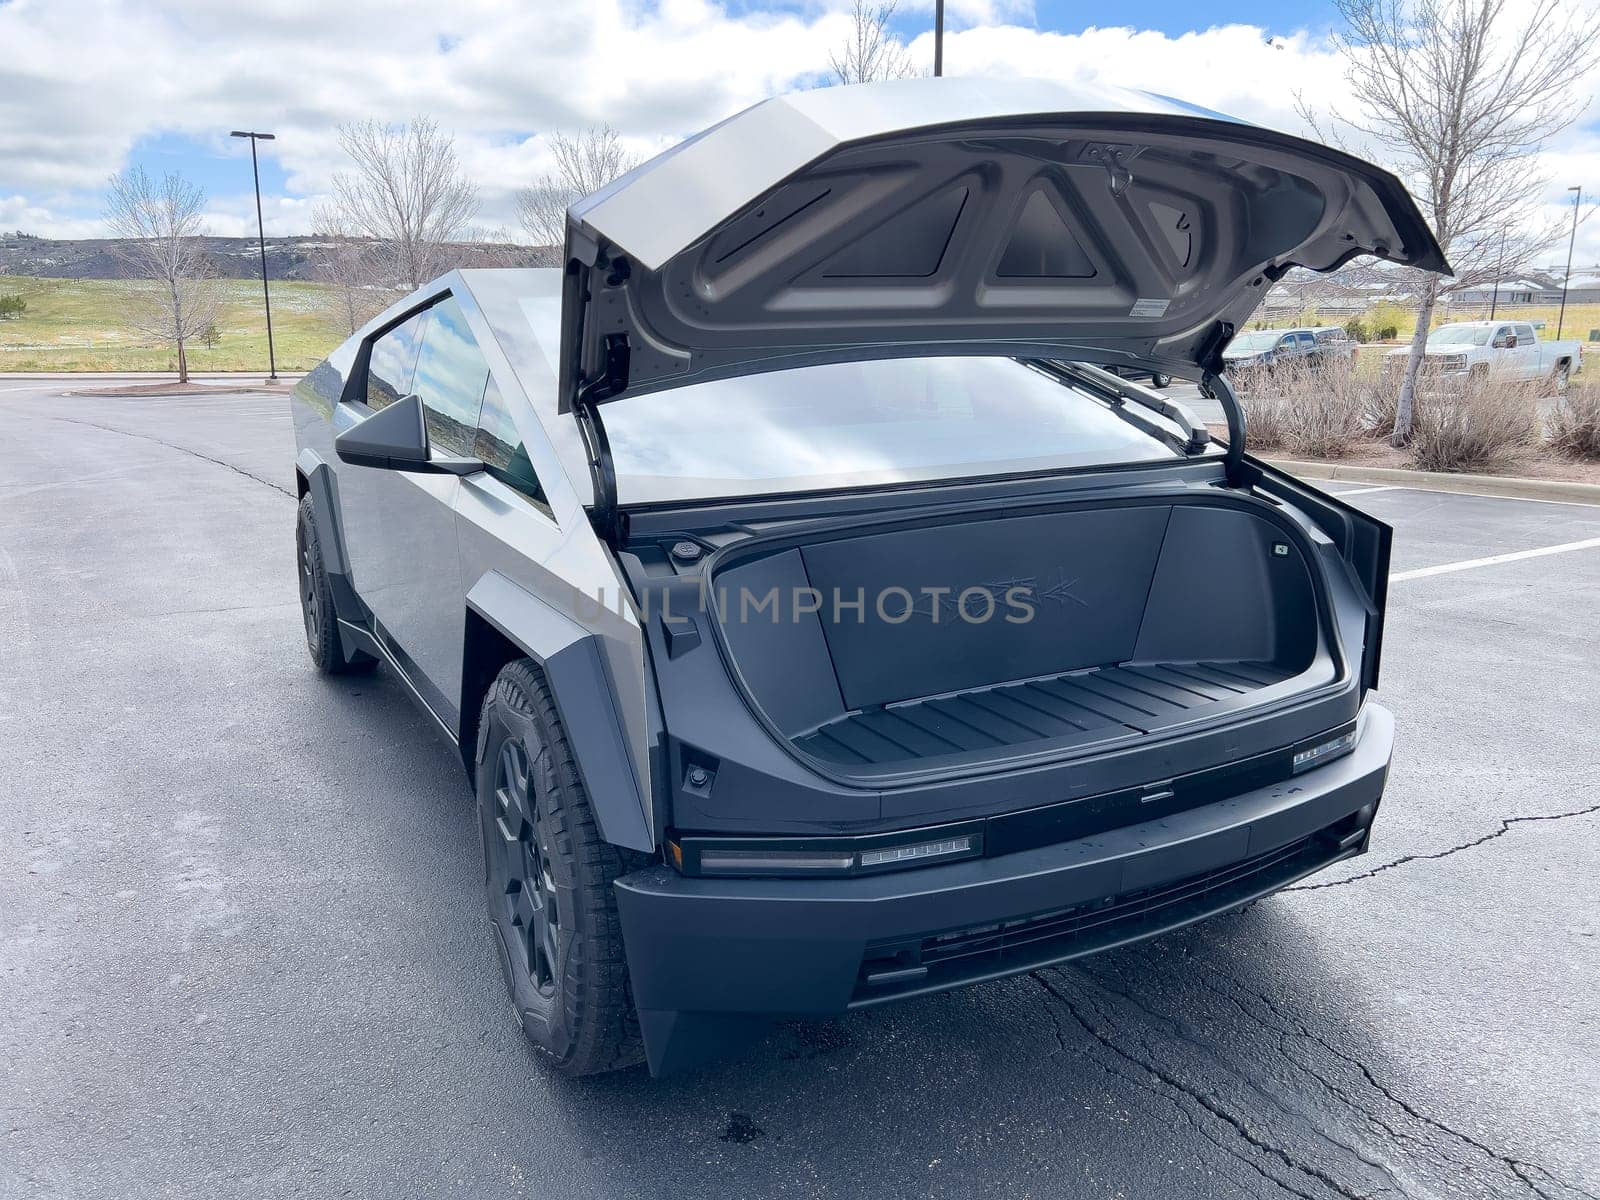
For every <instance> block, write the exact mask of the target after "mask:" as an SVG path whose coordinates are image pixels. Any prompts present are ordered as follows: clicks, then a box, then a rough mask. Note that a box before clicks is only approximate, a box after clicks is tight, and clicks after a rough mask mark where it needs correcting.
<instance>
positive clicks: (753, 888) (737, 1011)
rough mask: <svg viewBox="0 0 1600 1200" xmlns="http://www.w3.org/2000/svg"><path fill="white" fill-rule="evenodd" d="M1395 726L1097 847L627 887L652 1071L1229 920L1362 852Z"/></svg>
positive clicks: (652, 873)
mask: <svg viewBox="0 0 1600 1200" xmlns="http://www.w3.org/2000/svg"><path fill="white" fill-rule="evenodd" d="M1393 737H1394V720H1393V717H1392V716H1391V715H1390V714H1389V712H1388V710H1387V709H1384V708H1382V707H1380V706H1378V705H1376V704H1368V705H1367V706H1366V707H1365V708H1364V710H1363V711H1362V714H1361V719H1360V724H1359V727H1358V735H1357V741H1356V746H1355V749H1354V750H1353V751H1352V752H1351V753H1350V754H1348V755H1346V756H1344V757H1343V758H1340V759H1338V760H1336V761H1334V762H1332V763H1329V764H1328V765H1326V766H1323V767H1318V768H1316V769H1314V770H1311V771H1309V772H1307V773H1305V774H1304V775H1301V776H1298V777H1296V778H1295V779H1293V780H1290V781H1286V782H1283V783H1279V784H1276V785H1273V786H1271V787H1266V788H1261V789H1259V790H1256V791H1251V792H1245V793H1243V794H1241V795H1238V796H1235V797H1233V798H1231V799H1228V800H1223V801H1219V802H1217V803H1214V804H1209V805H1204V806H1202V807H1199V808H1194V809H1190V810H1188V811H1186V812H1180V813H1175V814H1173V815H1171V816H1168V817H1163V818H1161V819H1159V820H1154V821H1149V822H1145V823H1143V824H1139V825H1132V826H1126V827H1124V828H1121V829H1116V830H1112V831H1109V832H1106V833H1102V834H1097V835H1095V836H1093V837H1087V838H1082V839H1079V840H1076V841H1070V842H1064V843H1061V844H1059V845H1054V846H1047V847H1042V848H1040V849H1037V850H1029V851H1024V852H1021V853H1017V854H1008V855H1003V856H999V857H995V858H985V859H975V860H970V861H966V862H959V863H951V864H949V865H947V866H939V867H926V868H922V869H917V870H909V871H902V872H895V873H891V874H885V875H876V876H867V877H864V878H856V879H836V880H801V879H704V878H702V879H693V878H688V877H685V876H682V875H679V874H678V873H677V872H675V871H673V870H671V869H670V868H667V867H664V866H661V867H653V868H651V869H649V870H646V871H641V872H638V873H636V874H633V875H628V876H624V877H623V878H621V879H619V880H618V881H617V885H616V886H617V897H618V909H619V912H620V915H621V919H622V930H623V937H624V940H625V943H626V948H627V955H628V968H629V971H630V974H631V976H632V980H633V993H634V999H635V1001H636V1003H637V1005H638V1008H639V1018H640V1024H641V1027H642V1030H643V1033H644V1039H645V1049H646V1052H647V1054H648V1056H649V1060H650V1068H651V1070H652V1072H654V1073H656V1074H661V1073H663V1072H667V1071H672V1070H677V1069H681V1068H684V1067H688V1066H693V1065H695V1064H696V1063H698V1062H701V1061H704V1060H705V1059H707V1058H710V1057H714V1056H716V1055H718V1054H720V1053H723V1052H726V1051H727V1050H729V1049H731V1048H734V1047H737V1046H738V1045H740V1044H742V1043H743V1042H744V1041H746V1040H749V1039H750V1038H753V1037H757V1036H760V1034H761V1033H762V1032H764V1030H765V1029H766V1026H767V1023H768V1022H769V1021H770V1020H771V1019H773V1018H775V1017H781V1016H824V1015H828V1014H837V1013H841V1012H844V1011H845V1010H846V1009H850V1008H859V1007H866V1006H870V1005H875V1004H881V1003H884V1002H886V1001H890V1000H895V999H903V998H905V997H907V996H912V995H919V994H922V993H925V992H931V991H941V990H944V989H947V988H952V987H959V986H961V985H963V984H967V983H975V982H978V981H981V980H985V979H994V978H999V977H1001V976H1004V975H1010V974H1015V973H1017V972H1021V971H1028V970H1032V969H1035V968H1038V967H1041V966H1046V965H1048V964H1050V963H1056V962H1063V961H1066V960H1067V959H1071V958H1076V957H1079V956H1081V955H1084V954H1090V953H1093V952H1095V951H1098V950H1104V949H1108V948H1110V947H1113V946H1118V945H1123V944H1126V943H1128V942H1132V941H1138V940H1140V939H1143V938H1147V937H1153V936H1155V935H1157V934H1160V933H1164V932H1167V931H1168V930H1171V929H1175V928H1178V927H1180V926H1183V925H1187V924H1190V923H1192V922H1194V921H1198V920H1201V919H1203V918H1205V917H1208V916H1211V915H1213V914H1215V913H1219V912H1225V911H1227V910H1229V909H1232V908H1236V907H1238V906H1239V905H1241V904H1244V903H1246V902H1248V901H1249V900H1252V899H1255V898H1256V897H1258V896H1262V895H1265V894H1267V893H1270V892H1273V891H1276V890H1278V889H1279V888H1281V887H1283V886H1285V885H1286V884H1288V883H1291V882H1293V881H1294V880H1295V879H1298V878H1301V877H1303V876H1305V875H1309V874H1311V873H1312V872H1314V871H1317V870H1320V869H1322V868H1323V867H1325V866H1327V865H1329V864H1330V863H1333V862H1336V861H1338V860H1340V859H1342V858H1348V857H1350V856H1351V855H1355V854H1359V853H1361V852H1362V851H1363V850H1365V849H1366V844H1367V837H1368V833H1369V830H1370V826H1371V821H1372V818H1373V816H1374V814H1375V812H1376V808H1377V804H1378V801H1379V799H1380V798H1381V797H1382V794H1383V786H1384V781H1385V778H1386V776H1387V774H1388V769H1389V757H1390V751H1391V748H1392V746H1393Z"/></svg>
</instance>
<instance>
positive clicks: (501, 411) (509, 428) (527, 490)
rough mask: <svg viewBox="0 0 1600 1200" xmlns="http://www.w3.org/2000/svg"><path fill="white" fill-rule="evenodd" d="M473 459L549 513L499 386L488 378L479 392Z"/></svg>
mask: <svg viewBox="0 0 1600 1200" xmlns="http://www.w3.org/2000/svg"><path fill="white" fill-rule="evenodd" d="M476 457H478V458H480V459H482V460H483V463H484V465H485V466H486V467H488V469H489V474H491V475H493V476H494V477H495V478H496V479H498V480H499V481H500V482H501V483H503V484H505V485H506V486H507V487H511V488H515V489H516V490H517V491H519V492H521V493H522V494H523V495H524V496H526V497H527V498H528V499H530V500H532V501H533V502H534V503H535V504H537V505H538V506H539V507H540V508H542V509H544V511H545V512H547V513H548V512H549V511H550V502H549V501H548V500H546V499H545V495H544V488H542V487H540V486H539V477H538V476H537V475H535V474H534V473H533V463H532V462H530V461H529V460H528V451H527V448H526V447H525V446H523V444H522V437H521V436H520V435H519V434H518V433H517V427H516V425H515V424H513V423H512V420H511V413H510V412H509V411H508V410H507V409H506V403H505V398H504V397H503V396H501V394H500V385H499V384H497V383H495V381H494V376H492V375H491V376H490V377H489V384H488V386H487V387H485V388H484V390H483V410H482V412H481V413H480V415H479V417H478V442H477V451H476Z"/></svg>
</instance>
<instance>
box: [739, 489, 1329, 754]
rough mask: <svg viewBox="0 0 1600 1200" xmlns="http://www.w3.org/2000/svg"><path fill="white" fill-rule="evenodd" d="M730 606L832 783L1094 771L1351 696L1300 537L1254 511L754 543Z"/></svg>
mask: <svg viewBox="0 0 1600 1200" xmlns="http://www.w3.org/2000/svg"><path fill="white" fill-rule="evenodd" d="M714 584H715V590H716V594H717V596H718V597H719V604H720V608H719V623H720V625H721V627H722V632H723V637H724V644H725V648H726V652H727V655H728V658H729V660H730V663H731V665H732V666H733V667H734V669H735V672H736V674H737V676H738V677H739V679H740V680H741V682H742V683H743V685H744V688H745V691H746V694H747V696H748V698H749V699H750V700H751V702H752V703H753V705H754V706H755V707H756V708H757V709H758V710H759V712H760V713H761V714H762V715H764V716H765V717H766V719H767V720H768V722H769V723H770V725H772V726H774V727H775V728H776V730H777V731H778V732H779V733H780V734H781V735H783V736H784V737H786V738H787V739H788V740H789V742H790V744H791V745H792V747H793V748H794V749H795V750H797V751H798V752H800V753H801V754H803V755H805V756H807V757H808V758H810V759H812V760H814V761H815V762H817V763H818V764H819V765H824V766H825V767H826V768H827V769H829V770H830V771H832V772H834V773H846V774H849V773H860V774H865V775H881V774H883V773H884V772H886V771H887V772H891V773H892V772H893V771H895V770H898V769H903V768H907V767H915V768H917V769H919V770H921V769H924V768H932V767H939V766H941V765H946V764H951V765H954V764H970V763H973V762H976V761H980V760H984V759H991V758H1004V757H1006V756H1007V755H1009V754H1011V753H1013V752H1015V753H1026V754H1029V755H1032V754H1035V753H1036V752H1039V751H1049V750H1053V749H1060V750H1061V751H1063V752H1075V751H1078V750H1088V749H1089V748H1092V747H1097V746H1099V745H1102V744H1111V743H1117V742H1121V741H1125V740H1136V739H1138V738H1140V737H1141V736H1143V735H1151V734H1161V733H1166V732H1169V731H1175V730H1178V729H1180V728H1183V727H1187V726H1191V725H1195V724H1198V723H1204V722H1210V721H1212V720H1215V719H1219V718H1226V717H1229V716H1232V715H1234V714H1238V713H1242V712H1244V711H1246V710H1251V709H1254V708H1257V707H1259V706H1261V705H1265V704H1268V703H1271V702H1274V701H1278V700H1282V699H1285V698H1292V697H1294V696H1295V695H1297V694H1299V693H1300V692H1302V691H1304V690H1306V689H1308V688H1312V687H1315V686H1316V685H1318V684H1322V683H1327V682H1329V681H1331V680H1332V679H1333V678H1334V675H1335V665H1334V662H1333V659H1332V657H1331V655H1330V654H1329V652H1328V650H1327V649H1326V640H1325V638H1324V636H1323V632H1322V624H1321V620H1320V617H1319V612H1320V607H1321V606H1320V602H1319V600H1318V587H1317V585H1316V584H1315V583H1314V582H1313V577H1312V573H1311V571H1310V569H1309V565H1308V557H1307V547H1306V546H1305V544H1304V538H1303V534H1301V533H1300V532H1298V531H1297V530H1295V529H1294V528H1293V527H1292V525H1291V524H1290V523H1289V522H1287V521H1285V520H1283V519H1282V518H1281V517H1280V516H1279V515H1278V514H1277V513H1276V512H1275V511H1274V509H1273V507H1272V506H1271V505H1269V504H1267V503H1264V502H1261V501H1259V500H1251V499H1241V498H1237V497H1220V496H1219V497H1217V498H1215V499H1213V498H1211V497H1204V498H1202V499H1194V498H1192V497H1190V498H1185V499H1183V500H1171V499H1167V500H1161V499H1148V498H1140V499H1134V500H1119V501H1111V502H1106V501H1101V502H1099V503H1096V504H1092V505H1075V506H1072V507H1058V508H1055V509H1050V510H1044V511H1037V510H1034V511H1018V510H1014V509H1013V510H1003V511H1001V512H998V513H985V514H976V515H963V516H957V517H949V516H944V517H940V518H937V519H926V520H922V521H917V522H912V523H906V524H901V525H898V526H894V527H888V528H884V529H881V530H878V531H872V532H865V533H863V532H861V531H860V529H859V527H857V530H856V531H855V532H854V533H853V534H852V535H850V536H844V537H829V536H827V535H826V534H825V533H811V534H808V535H806V536H805V537H803V538H790V539H786V540H781V541H768V542H761V541H757V542H754V543H751V544H747V545H746V546H744V547H742V548H741V549H740V550H739V551H738V552H736V553H735V554H734V555H732V556H731V557H730V558H729V559H727V560H724V561H723V562H720V563H719V564H717V566H716V569H715V579H714ZM774 595H776V596H777V597H778V601H777V604H776V606H775V607H774V605H773V604H772V603H771V602H770V600H771V597H772V596H774ZM801 596H810V597H811V600H810V601H809V602H806V603H797V602H795V601H794V598H795V597H801ZM884 596H887V597H889V600H888V601H887V602H885V603H883V604H880V603H878V600H879V598H880V597H884ZM752 597H753V598H754V601H752V599H751V598H752ZM763 601H765V602H766V603H764V604H763V603H762V602H763ZM813 606H815V607H816V608H817V610H818V611H816V612H808V611H806V610H807V609H808V608H810V607H813Z"/></svg>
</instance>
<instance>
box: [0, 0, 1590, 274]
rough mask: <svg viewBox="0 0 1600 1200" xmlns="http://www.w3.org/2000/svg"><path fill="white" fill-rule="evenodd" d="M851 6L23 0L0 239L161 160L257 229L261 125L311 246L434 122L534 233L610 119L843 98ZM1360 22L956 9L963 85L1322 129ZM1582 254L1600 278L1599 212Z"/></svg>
mask: <svg viewBox="0 0 1600 1200" xmlns="http://www.w3.org/2000/svg"><path fill="white" fill-rule="evenodd" d="M850 2H851V0H449V2H447V3H441V2H440V0H338V2H335V3H329V0H242V2H240V3H234V4H221V3H218V2H217V0H0V230H11V229H21V230H23V231H24V232H28V233H34V234H38V235H41V236H47V237H49V236H54V237H94V236H100V235H103V234H104V232H105V226H104V222H103V218H102V210H103V205H104V191H105V182H106V179H107V177H108V176H110V175H111V174H113V173H115V172H117V171H120V170H123V169H125V168H127V167H129V166H135V165H137V166H143V167H144V168H145V169H146V170H147V171H149V172H150V173H151V174H153V175H159V174H161V173H164V172H167V171H178V172H181V173H182V174H183V175H184V176H185V177H186V178H188V179H189V180H191V181H193V182H195V183H197V184H199V185H200V186H201V187H203V188H204V189H205V191H206V194H207V197H208V205H207V223H208V225H209V228H210V230H211V232H213V233H216V234H221V235H234V236H237V235H245V234H253V233H254V232H255V209H254V199H253V194H252V191H251V179H250V161H249V148H248V146H247V144H246V143H244V142H242V141H239V140H236V139H231V138H229V137H228V131H229V130H231V129H258V130H268V131H271V132H273V133H275V134H276V135H277V140H276V141H273V142H265V143H262V144H261V151H262V158H261V188H262V204H263V209H264V211H265V214H266V225H267V232H268V234H269V235H270V234H292V233H305V232H309V231H310V228H311V224H312V220H313V212H314V210H315V208H316V206H317V204H318V202H319V200H321V199H322V198H324V197H325V196H326V195H327V194H328V192H329V191H330V189H331V186H332V180H333V177H334V174H335V172H337V171H338V170H339V169H340V168H341V166H342V165H343V164H342V156H341V152H340V150H339V147H338V139H337V129H338V126H339V125H340V124H341V123H343V122H349V121H355V120H362V119H366V118H374V117H375V118H378V119H381V120H385V121H394V122H402V121H405V120H406V119H408V118H409V117H411V116H412V115H414V114H427V115H430V116H432V117H433V118H435V119H436V120H437V121H438V123H439V124H440V126H441V127H442V128H444V129H446V130H449V131H450V132H452V133H453V134H454V136H455V138H456V145H457V150H458V153H459V154H460V156H461V158H462V160H463V162H464V164H465V166H466V168H467V171H468V173H469V175H470V176H471V177H472V179H473V180H474V182H475V183H476V184H477V185H478V187H479V194H480V208H479V213H478V218H477V221H478V228H479V230H480V231H481V232H483V233H485V234H490V235H492V234H493V233H495V232H498V231H505V232H507V233H508V234H510V235H512V236H517V231H516V229H515V218H514V207H513V197H514V195H515V192H516V190H517V189H518V188H519V187H522V186H525V185H527V184H528V183H530V182H532V181H533V180H534V179H535V178H536V177H537V176H538V175H539V173H540V172H541V171H542V170H544V169H545V168H546V167H547V166H548V164H549V161H550V151H549V137H550V134H551V133H552V132H555V131H563V130H564V131H576V130H580V129H582V128H584V127H586V126H590V125H594V124H599V123H602V122H605V123H609V124H610V125H612V126H613V127H615V128H616V129H617V130H618V131H619V132H620V133H621V135H622V136H623V138H624V140H625V141H626V142H627V144H628V146H629V147H630V149H633V150H634V151H636V152H638V153H640V154H643V155H648V154H650V153H654V152H656V151H658V150H661V149H664V148H665V147H667V146H669V145H671V144H672V143H674V142H676V141H678V140H679V139H681V138H683V137H685V136H688V135H689V134H692V133H693V132H695V131H696V130H698V129H701V128H704V127H705V126H707V125H710V124H712V123H714V122H716V121H718V120H721V119H722V118H724V117H726V116H728V115H730V114H732V113H734V112H737V111H738V110H740V109H742V108H744V107H746V106H748V105H750V104H752V103H755V102H756V101H758V100H760V99H762V98H763V97H765V96H769V95H773V94H776V93H779V92H784V91H790V90H794V89H798V88H806V87H816V86H820V85H823V84H825V83H827V82H828V57H829V53H830V51H832V50H834V49H836V48H837V47H838V46H839V45H840V43H841V42H842V41H843V39H844V37H845V35H846V32H847V29H848V25H849V17H848V15H847V14H848V8H849V5H850ZM1527 2H1530V0H1512V3H1517V4H1521V3H1527ZM1572 2H1574V3H1579V2H1582V3H1588V2H1589V0H1572ZM1086 17H1093V18H1096V19H1098V20H1102V21H1108V22H1114V23H1108V24H1091V25H1086V24H1085V19H1086ZM1337 23H1338V13H1337V11H1336V10H1335V8H1334V6H1333V5H1332V3H1330V2H1328V0H1228V2H1227V3H1225V4H1221V5H1196V4H1193V3H1192V2H1188V0H1186V2H1183V3H1180V2H1179V0H1127V2H1126V3H1122V4H1119V5H1115V6H1110V5H1089V4H1084V3H1082V0H1072V2H1068V0H947V18H946V37H945V72H946V74H950V75H957V74H974V75H1007V76H1012V75H1036V76H1046V77H1057V78H1066V79H1082V80H1099V81H1103V82H1111V83H1116V84H1121V85H1124V86H1132V87H1136V88H1146V89H1148V90H1152V91H1158V92H1161V93H1164V94H1167V95H1172V96H1176V97H1179V98H1181V99H1184V100H1189V101H1192V102H1194V103H1196V104H1200V105H1203V106H1205V107H1208V108H1212V109H1216V110H1218V111H1221V112H1226V113H1230V114H1232V115H1235V116H1239V117H1242V118H1244V119H1247V120H1252V121H1256V122H1258V123H1260V124H1263V125H1267V126H1271V127H1274V128H1278V129H1283V130H1287V131H1289V132H1293V133H1301V134H1304V133H1306V132H1308V131H1307V130H1306V128H1305V126H1304V123H1303V122H1302V120H1301V118H1300V117H1299V115H1298V114H1297V112H1296V107H1295V97H1296V94H1299V95H1300V96H1302V97H1303V98H1304V100H1305V101H1306V103H1308V104H1309V105H1310V106H1311V107H1312V108H1313V109H1314V110H1316V111H1318V112H1328V111H1330V110H1333V109H1338V108H1340V107H1341V106H1347V98H1346V92H1345V86H1344V82H1343V72H1342V67H1341V64H1340V60H1339V58H1338V56H1337V54H1336V53H1335V51H1334V48H1333V46H1332V45H1331V43H1330V40H1329V34H1330V32H1331V31H1332V30H1333V29H1334V28H1336V27H1337ZM932 24H933V0H900V3H899V8H898V11H897V13H896V16H895V20H894V30H895V32H896V34H897V35H898V36H899V37H900V38H901V39H902V40H903V41H904V42H905V43H906V44H907V47H908V50H909V52H910V53H911V55H912V56H913V57H914V58H915V59H916V60H917V61H919V62H922V61H926V62H927V63H929V64H931V62H932V55H933V48H932V42H933V39H932V33H931V29H932ZM1585 104H1587V108H1584V109H1583V113H1582V116H1581V117H1580V119H1579V120H1578V121H1577V122H1576V123H1575V124H1574V125H1573V126H1572V127H1571V128H1570V129H1568V130H1567V131H1566V132H1564V133H1563V134H1561V135H1559V136H1558V137H1557V138H1555V139H1553V140H1552V141H1551V142H1550V143H1549V144H1548V145H1547V146H1546V147H1545V148H1544V150H1543V152H1542V153H1541V154H1540V155H1539V157H1538V160H1537V161H1536V163H1535V166H1534V169H1535V170H1536V171H1537V173H1539V174H1540V175H1541V176H1544V177H1547V178H1548V182H1549V186H1548V188H1547V189H1546V200H1547V207H1546V209H1545V211H1544V212H1543V213H1542V214H1541V213H1533V214H1530V221H1532V220H1538V219H1541V218H1551V217H1559V216H1560V215H1561V208H1560V206H1561V205H1562V204H1563V202H1566V203H1567V209H1566V211H1567V212H1570V211H1571V205H1570V197H1569V196H1568V195H1567V192H1566V188H1567V187H1568V186H1570V185H1572V184H1575V183H1576V184H1583V185H1585V188H1586V190H1588V189H1590V188H1592V189H1593V190H1594V192H1595V194H1596V195H1600V73H1597V75H1596V76H1592V77H1590V78H1587V79H1585V80H1583V81H1581V83H1580V84H1579V85H1578V86H1577V87H1576V88H1575V91H1574V107H1575V108H1583V106H1584V105H1585ZM1562 252H1563V253H1564V247H1563V248H1562ZM1560 257H1561V255H1555V256H1553V257H1552V261H1558V260H1559V258H1560ZM1576 261H1578V262H1580V263H1582V264H1584V265H1594V264H1600V220H1588V221H1586V222H1585V224H1584V226H1583V228H1582V229H1581V231H1580V233H1579V243H1578V252H1577V259H1576Z"/></svg>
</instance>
